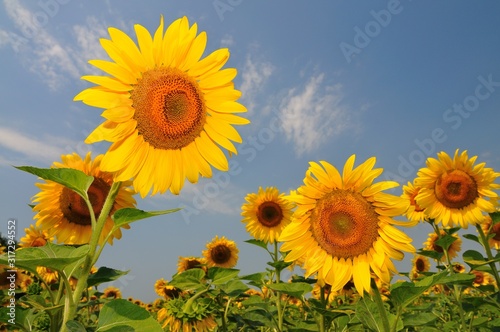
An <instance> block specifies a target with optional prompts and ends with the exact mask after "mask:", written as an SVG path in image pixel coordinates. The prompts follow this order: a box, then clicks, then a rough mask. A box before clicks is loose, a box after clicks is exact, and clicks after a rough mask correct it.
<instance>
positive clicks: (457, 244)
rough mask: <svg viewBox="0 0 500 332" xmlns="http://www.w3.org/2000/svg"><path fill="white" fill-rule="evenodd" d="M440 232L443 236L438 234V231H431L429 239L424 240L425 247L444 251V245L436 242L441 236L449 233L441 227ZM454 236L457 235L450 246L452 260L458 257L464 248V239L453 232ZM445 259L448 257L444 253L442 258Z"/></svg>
mask: <svg viewBox="0 0 500 332" xmlns="http://www.w3.org/2000/svg"><path fill="white" fill-rule="evenodd" d="M440 234H441V236H438V235H437V234H436V233H429V237H428V238H427V241H426V242H424V248H423V249H424V250H427V251H435V252H437V253H444V249H443V247H441V246H440V245H438V244H436V241H437V240H438V239H439V238H440V237H442V236H445V235H446V234H447V233H446V232H445V231H444V230H442V229H441V230H440ZM452 236H453V237H455V238H456V240H455V241H453V243H452V244H451V245H450V246H449V248H448V257H449V259H450V260H451V259H453V258H455V257H457V255H458V253H459V252H460V250H461V249H462V239H460V237H459V236H458V235H457V234H453V235H452ZM445 259H446V256H444V255H443V256H442V257H441V259H440V260H441V261H444V260H445Z"/></svg>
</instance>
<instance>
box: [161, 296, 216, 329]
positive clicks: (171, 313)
mask: <svg viewBox="0 0 500 332" xmlns="http://www.w3.org/2000/svg"><path fill="white" fill-rule="evenodd" d="M208 300H209V299H206V298H198V299H196V300H195V302H193V303H192V306H191V308H192V310H191V311H190V312H186V310H185V307H184V306H185V300H184V299H181V298H174V299H171V300H169V301H167V302H166V303H165V307H164V308H162V309H160V310H159V311H158V315H157V320H158V322H160V323H161V324H162V327H163V328H166V327H168V328H169V329H168V331H172V332H187V331H198V332H209V331H213V330H214V329H215V328H216V327H217V323H216V321H215V319H214V316H213V314H212V311H213V305H211V304H210V303H209V302H208Z"/></svg>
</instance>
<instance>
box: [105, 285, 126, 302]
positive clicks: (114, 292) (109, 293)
mask: <svg viewBox="0 0 500 332" xmlns="http://www.w3.org/2000/svg"><path fill="white" fill-rule="evenodd" d="M101 298H103V299H121V298H122V292H121V290H120V289H119V288H117V287H113V286H109V287H106V288H105V289H104V291H103V294H102V295H101Z"/></svg>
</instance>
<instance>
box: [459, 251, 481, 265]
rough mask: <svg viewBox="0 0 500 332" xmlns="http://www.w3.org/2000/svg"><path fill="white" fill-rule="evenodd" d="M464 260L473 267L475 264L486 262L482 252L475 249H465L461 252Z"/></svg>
mask: <svg viewBox="0 0 500 332" xmlns="http://www.w3.org/2000/svg"><path fill="white" fill-rule="evenodd" d="M462 258H463V260H464V262H465V263H466V264H467V265H469V266H470V267H471V269H473V268H474V267H476V266H479V265H484V264H486V259H485V258H484V256H483V254H481V253H480V252H478V251H476V250H467V251H465V252H464V253H463V254H462Z"/></svg>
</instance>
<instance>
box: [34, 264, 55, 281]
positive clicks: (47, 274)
mask: <svg viewBox="0 0 500 332" xmlns="http://www.w3.org/2000/svg"><path fill="white" fill-rule="evenodd" d="M36 272H37V273H38V275H39V276H40V278H42V280H43V281H44V282H45V283H46V284H48V285H50V284H54V283H56V282H57V281H58V280H59V273H57V271H53V270H51V269H49V268H48V267H45V266H37V268H36Z"/></svg>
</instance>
